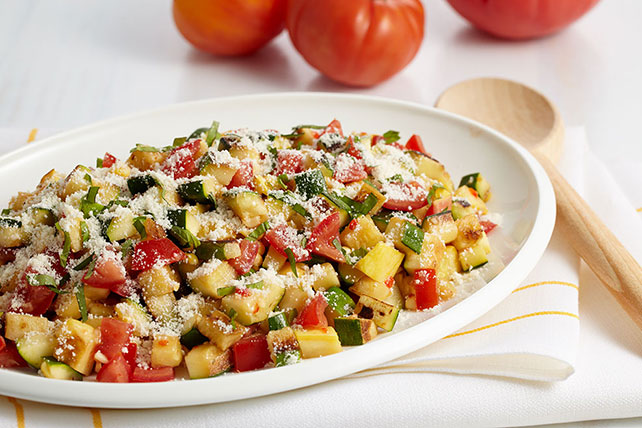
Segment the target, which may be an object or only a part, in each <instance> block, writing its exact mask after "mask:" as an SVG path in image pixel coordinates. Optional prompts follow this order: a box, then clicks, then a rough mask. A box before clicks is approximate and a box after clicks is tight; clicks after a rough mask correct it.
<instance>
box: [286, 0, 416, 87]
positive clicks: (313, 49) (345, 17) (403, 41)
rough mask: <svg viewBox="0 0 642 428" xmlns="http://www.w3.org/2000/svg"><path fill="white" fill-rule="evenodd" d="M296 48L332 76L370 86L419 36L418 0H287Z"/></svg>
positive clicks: (401, 62)
mask: <svg viewBox="0 0 642 428" xmlns="http://www.w3.org/2000/svg"><path fill="white" fill-rule="evenodd" d="M286 27H287V29H288V32H289V33H290V38H291V39H292V43H294V46H295V47H296V49H297V50H298V51H299V52H300V53H301V55H303V57H304V58H305V60H306V61H307V62H308V63H309V64H310V65H311V66H312V67H314V68H316V69H317V70H319V71H320V72H321V73H323V74H325V75H326V76H328V77H329V78H331V79H334V80H336V81H338V82H341V83H345V84H348V85H354V86H372V85H375V84H377V83H379V82H382V81H384V80H386V79H388V78H389V77H391V76H393V75H394V74H396V73H398V72H399V71H401V70H402V69H403V68H404V67H405V66H406V65H407V64H408V63H409V62H410V61H411V60H412V59H413V58H414V56H415V54H416V53H417V51H418V50H419V46H421V42H422V40H423V36H424V9H423V6H422V5H421V2H420V1H419V0H290V1H289V2H288V10H287V16H286Z"/></svg>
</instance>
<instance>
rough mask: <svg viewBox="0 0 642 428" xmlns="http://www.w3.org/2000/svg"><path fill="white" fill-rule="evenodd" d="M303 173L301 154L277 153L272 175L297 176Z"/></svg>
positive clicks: (283, 151)
mask: <svg viewBox="0 0 642 428" xmlns="http://www.w3.org/2000/svg"><path fill="white" fill-rule="evenodd" d="M301 171H303V154H301V152H298V151H293V150H292V151H285V150H281V151H279V153H278V155H277V159H276V168H275V170H274V175H281V174H288V175H290V174H297V173H299V172H301Z"/></svg>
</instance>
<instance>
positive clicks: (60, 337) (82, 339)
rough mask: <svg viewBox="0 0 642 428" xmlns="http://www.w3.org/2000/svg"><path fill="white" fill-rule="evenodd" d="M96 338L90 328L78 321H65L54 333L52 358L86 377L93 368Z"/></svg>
mask: <svg viewBox="0 0 642 428" xmlns="http://www.w3.org/2000/svg"><path fill="white" fill-rule="evenodd" d="M97 336H98V335H97V334H96V331H95V330H94V328H93V327H92V326H90V325H88V324H85V323H83V322H81V321H78V320H73V319H68V320H66V321H65V322H64V323H62V324H61V325H60V326H59V328H58V330H57V332H56V339H57V345H56V349H55V350H54V352H53V355H54V358H56V360H58V361H60V362H62V363H65V364H67V365H68V366H69V367H71V368H72V369H74V370H76V371H78V372H80V373H82V374H83V375H85V376H88V375H89V374H91V372H92V370H93V368H94V354H95V353H96V349H97V347H98V340H97Z"/></svg>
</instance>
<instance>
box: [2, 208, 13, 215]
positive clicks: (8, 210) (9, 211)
mask: <svg viewBox="0 0 642 428" xmlns="http://www.w3.org/2000/svg"><path fill="white" fill-rule="evenodd" d="M9 214H11V209H9V208H5V209H3V210H2V215H9Z"/></svg>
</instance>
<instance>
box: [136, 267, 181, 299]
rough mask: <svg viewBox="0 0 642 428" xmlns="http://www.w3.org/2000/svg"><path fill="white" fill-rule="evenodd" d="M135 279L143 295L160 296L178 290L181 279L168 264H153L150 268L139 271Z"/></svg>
mask: <svg viewBox="0 0 642 428" xmlns="http://www.w3.org/2000/svg"><path fill="white" fill-rule="evenodd" d="M137 281H138V283H139V285H140V287H141V289H142V291H143V296H145V297H149V296H162V295H165V294H168V293H172V292H174V291H178V289H179V288H180V286H181V280H180V277H179V275H178V273H176V271H175V270H174V269H172V267H171V266H170V265H164V266H153V267H152V268H151V269H148V270H146V271H143V272H141V273H140V274H139V275H138V278H137Z"/></svg>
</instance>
